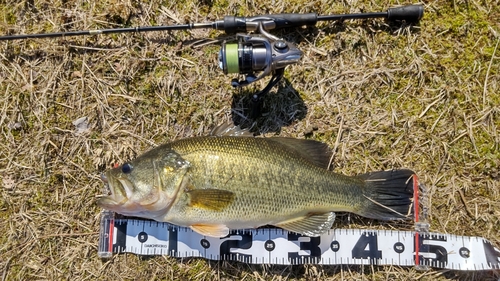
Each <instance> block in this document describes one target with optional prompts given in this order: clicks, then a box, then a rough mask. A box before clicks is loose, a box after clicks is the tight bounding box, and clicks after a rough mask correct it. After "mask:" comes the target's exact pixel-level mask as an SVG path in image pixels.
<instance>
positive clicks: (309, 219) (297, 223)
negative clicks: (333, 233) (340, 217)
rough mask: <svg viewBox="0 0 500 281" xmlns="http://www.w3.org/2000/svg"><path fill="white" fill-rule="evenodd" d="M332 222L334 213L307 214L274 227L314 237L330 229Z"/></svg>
mask: <svg viewBox="0 0 500 281" xmlns="http://www.w3.org/2000/svg"><path fill="white" fill-rule="evenodd" d="M334 221H335V213H334V212H328V213H309V214H308V215H307V216H303V217H299V218H295V219H291V220H287V221H284V222H281V223H279V224H276V226H278V227H281V228H283V229H285V230H288V231H292V232H296V233H299V234H302V235H306V236H312V237H316V236H320V235H321V234H323V233H325V232H326V231H327V230H329V229H330V228H332V225H333V222H334Z"/></svg>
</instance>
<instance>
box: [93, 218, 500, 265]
mask: <svg viewBox="0 0 500 281" xmlns="http://www.w3.org/2000/svg"><path fill="white" fill-rule="evenodd" d="M124 252H125V253H134V254H137V255H169V256H172V257H176V258H185V257H202V258H206V259H211V260H231V261H241V262H246V263H255V264H257V263H259V264H281V265H290V264H305V263H315V264H325V265H340V264H342V265H362V264H366V265H368V264H374V265H399V266H416V267H418V268H422V269H425V268H427V267H435V268H445V269H453V270H498V269H500V250H499V249H497V248H495V247H494V246H493V245H492V244H491V243H490V242H489V241H488V240H486V239H484V238H481V237H468V236H457V235H452V234H439V233H426V232H425V231H424V232H423V233H420V232H419V231H394V230H366V229H334V230H330V231H328V232H327V233H325V234H323V235H322V236H320V237H307V236H302V235H299V234H295V233H292V232H288V231H285V230H282V229H276V228H272V229H269V228H266V229H252V230H238V231H232V232H231V233H230V234H229V235H228V236H226V237H224V238H213V237H206V236H203V235H201V234H198V233H196V232H194V231H192V230H191V229H189V228H185V227H179V226H175V225H172V224H169V223H162V222H155V221H148V220H138V219H115V218H114V214H113V213H112V212H107V211H105V212H103V215H102V218H101V233H100V241H99V252H98V253H99V256H100V257H101V258H109V257H111V256H112V255H113V254H115V253H124Z"/></svg>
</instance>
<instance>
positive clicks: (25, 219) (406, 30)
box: [0, 0, 500, 280]
mask: <svg viewBox="0 0 500 281" xmlns="http://www.w3.org/2000/svg"><path fill="white" fill-rule="evenodd" d="M398 4H410V3H408V2H406V1H403V2H401V1H393V0H385V1H382V0H364V1H362V0H359V1H357V0H348V1H321V0H318V1H316V0H312V1H303V0H289V1H283V0H276V1H235V0H224V1H218V0H203V1H193V0H183V1H157V0H152V1H145V2H139V1H129V0H126V1H117V0H102V1H83V0H63V1H59V0H55V1H46V0H26V1H12V0H3V1H0V34H2V35H4V34H21V33H41V32H59V31H67V30H87V29H102V28H115V27H123V26H138V25H157V24H179V23H187V22H206V21H213V20H217V19H222V18H223V16H224V15H243V16H252V15H258V14H266V13H283V12H288V13H305V12H318V13H320V14H335V13H351V12H360V11H384V10H386V9H387V8H388V7H391V6H394V5H398ZM423 4H424V5H425V16H424V18H423V19H422V21H421V22H420V24H419V25H407V24H388V23H387V22H384V21H383V20H364V21H357V22H356V21H346V22H344V23H320V24H318V25H317V26H316V27H314V28H313V27H310V28H300V29H293V30H286V31H279V32H275V34H276V35H277V36H281V37H284V38H286V39H287V40H290V41H292V42H295V43H297V44H298V46H299V48H300V49H301V50H302V51H303V52H304V56H303V58H302V60H301V61H300V63H299V64H297V65H294V66H291V67H288V68H287V70H286V73H285V80H284V82H283V83H282V84H280V87H278V88H275V89H273V92H272V93H271V95H269V96H267V97H266V99H265V100H264V102H263V108H262V112H261V116H260V117H258V118H252V117H251V116H250V113H249V110H248V98H247V97H248V94H250V93H252V92H254V91H256V90H257V89H259V88H261V87H263V86H264V84H263V83H264V82H261V83H257V85H256V86H255V87H249V88H245V89H243V90H237V89H233V88H232V87H231V86H230V79H231V78H234V77H232V76H225V75H224V74H223V73H222V72H221V71H220V70H219V69H218V65H217V53H218V50H219V48H220V42H221V41H223V40H231V39H234V36H233V37H231V36H227V35H225V34H223V33H222V32H219V31H213V30H203V29H200V30H192V31H172V32H150V33H141V34H113V35H99V36H84V37H66V38H55V39H30V40H22V41H8V42H7V41H2V42H0V108H1V111H0V131H1V137H0V179H1V181H0V193H1V199H0V276H1V278H2V280H63V279H65V280H163V279H164V280H171V279H172V280H173V279H175V280H233V279H242V280H243V279H245V280H395V279H399V280H413V279H419V280H435V279H440V280H498V279H499V278H500V273H498V272H478V273H463V272H458V271H443V270H437V269H434V270H430V271H426V272H420V271H416V270H415V269H413V268H406V267H396V266H394V267H371V266H365V267H354V266H318V265H307V266H269V265H248V264H242V263H236V262H235V263H232V262H209V261H206V260H203V259H191V260H178V259H174V258H170V257H155V258H151V259H141V258H140V257H138V256H135V255H117V256H115V257H113V258H112V259H110V260H101V259H99V258H98V256H97V252H96V251H97V240H98V231H99V212H100V211H101V210H100V208H98V207H97V205H96V196H97V195H99V194H101V192H102V189H103V184H102V183H101V181H100V180H99V175H100V173H101V172H102V171H104V170H105V169H109V168H110V167H112V165H113V164H114V163H123V162H124V161H126V160H128V159H131V158H134V157H135V156H137V155H139V154H140V153H142V152H144V151H145V150H147V149H149V148H151V147H153V146H155V145H158V144H161V143H164V142H168V141H171V140H174V139H179V138H185V137H191V136H198V135H205V134H207V133H208V132H209V131H210V130H211V129H212V128H213V127H214V126H216V125H217V124H220V123H222V122H225V121H227V120H232V121H236V122H239V123H241V124H244V125H247V126H253V129H254V130H255V131H258V132H260V133H263V134H266V135H280V136H293V137H297V138H310V139H316V140H320V141H323V142H326V143H328V145H329V146H330V147H331V148H332V151H333V153H334V158H333V159H334V161H333V169H334V170H335V171H336V172H340V173H344V174H348V175H353V174H357V173H362V172H367V171H373V170H381V169H391V168H400V167H406V168H411V169H413V170H414V171H416V172H417V173H418V175H419V176H420V179H421V181H422V182H424V183H425V184H426V185H427V188H428V189H429V198H430V202H429V203H430V207H431V209H430V225H431V230H432V231H434V232H441V233H452V234H457V235H467V236H481V237H484V238H486V239H488V240H490V241H492V242H493V243H494V244H495V245H496V246H497V247H499V246H500V183H499V180H500V174H499V173H500V171H499V166H500V152H499V148H500V95H499V92H500V50H499V42H500V24H499V22H500V21H499V19H500V8H499V7H500V2H499V1H498V0H496V1H476V0H472V1H465V0H454V1H444V0H438V1H424V2H423ZM207 39H208V40H207ZM205 43H207V44H205ZM208 43H211V44H208ZM82 118H83V119H82ZM77 120H79V122H76V123H75V121H77ZM77 123H78V124H80V125H79V126H76V125H75V124H77ZM365 224H366V221H365V220H360V219H356V218H353V219H351V220H350V222H349V223H347V220H345V219H344V220H339V222H338V223H336V225H335V226H336V227H349V228H360V227H370V228H374V227H375V228H376V227H379V228H380V227H382V228H384V227H391V226H390V225H389V226H387V225H384V226H379V225H378V223H377V222H373V221H372V222H370V223H369V224H370V225H368V226H367V225H365Z"/></svg>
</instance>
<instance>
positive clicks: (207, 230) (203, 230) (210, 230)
mask: <svg viewBox="0 0 500 281" xmlns="http://www.w3.org/2000/svg"><path fill="white" fill-rule="evenodd" d="M190 227H191V229H192V230H194V231H196V232H198V233H199V234H201V235H205V236H210V237H219V238H220V237H225V236H227V235H228V234H229V228H227V226H225V225H222V224H193V225H191V226H190Z"/></svg>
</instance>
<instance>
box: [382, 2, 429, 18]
mask: <svg viewBox="0 0 500 281" xmlns="http://www.w3.org/2000/svg"><path fill="white" fill-rule="evenodd" d="M423 15H424V6H423V5H408V6H402V7H395V8H389V9H388V10H387V19H388V20H390V21H403V20H404V21H407V22H418V21H419V20H420V19H421V18H422V16H423Z"/></svg>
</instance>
